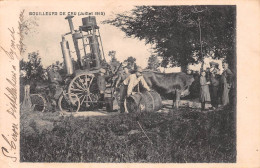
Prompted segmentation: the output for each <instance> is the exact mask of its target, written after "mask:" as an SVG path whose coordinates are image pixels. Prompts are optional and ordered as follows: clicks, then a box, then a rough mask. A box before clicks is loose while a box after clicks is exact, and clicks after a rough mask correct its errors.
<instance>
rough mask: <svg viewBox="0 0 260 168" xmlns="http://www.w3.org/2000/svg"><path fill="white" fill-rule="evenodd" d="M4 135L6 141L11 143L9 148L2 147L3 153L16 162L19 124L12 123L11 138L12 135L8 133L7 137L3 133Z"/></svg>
mask: <svg viewBox="0 0 260 168" xmlns="http://www.w3.org/2000/svg"><path fill="white" fill-rule="evenodd" d="M2 137H3V138H4V140H5V142H6V143H7V144H8V145H9V148H6V147H2V148H1V149H2V153H3V155H4V156H5V157H8V158H10V159H12V161H14V162H16V161H17V157H16V156H15V154H16V152H15V150H16V142H17V137H18V124H14V123H13V124H12V134H11V138H9V137H10V136H9V135H7V137H6V136H5V135H3V134H2ZM8 149H9V150H8ZM11 151H12V152H11Z"/></svg>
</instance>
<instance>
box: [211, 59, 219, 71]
mask: <svg viewBox="0 0 260 168" xmlns="http://www.w3.org/2000/svg"><path fill="white" fill-rule="evenodd" d="M209 65H210V73H213V72H214V73H217V72H218V70H219V68H218V66H219V64H218V63H216V62H214V61H211V62H210V63H209Z"/></svg>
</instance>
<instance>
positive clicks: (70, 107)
mask: <svg viewBox="0 0 260 168" xmlns="http://www.w3.org/2000/svg"><path fill="white" fill-rule="evenodd" d="M70 97H71V98H72V99H70ZM58 105H59V109H60V111H65V112H78V111H79V108H80V103H79V98H78V96H77V95H75V94H73V93H72V94H71V96H69V93H66V94H63V95H61V96H60V98H59V101H58Z"/></svg>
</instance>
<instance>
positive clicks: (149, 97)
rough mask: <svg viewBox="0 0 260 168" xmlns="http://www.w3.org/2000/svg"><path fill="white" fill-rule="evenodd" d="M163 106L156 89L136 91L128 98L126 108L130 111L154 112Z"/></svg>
mask: <svg viewBox="0 0 260 168" xmlns="http://www.w3.org/2000/svg"><path fill="white" fill-rule="evenodd" d="M161 107H162V99H161V96H160V95H159V93H157V92H155V91H150V92H143V93H136V94H134V95H131V96H129V97H128V98H127V99H126V108H127V111H128V112H129V113H134V112H137V113H139V112H153V111H158V110H159V109H160V108H161Z"/></svg>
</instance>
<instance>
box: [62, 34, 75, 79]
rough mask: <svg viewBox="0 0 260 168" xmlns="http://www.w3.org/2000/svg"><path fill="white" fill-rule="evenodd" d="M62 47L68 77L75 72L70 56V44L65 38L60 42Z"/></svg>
mask: <svg viewBox="0 0 260 168" xmlns="http://www.w3.org/2000/svg"><path fill="white" fill-rule="evenodd" d="M60 45H61V50H62V55H63V59H64V64H65V69H66V72H67V75H72V74H73V73H74V71H73V63H72V60H71V55H70V48H69V43H68V41H67V40H65V38H64V37H62V41H61V42H60Z"/></svg>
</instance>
